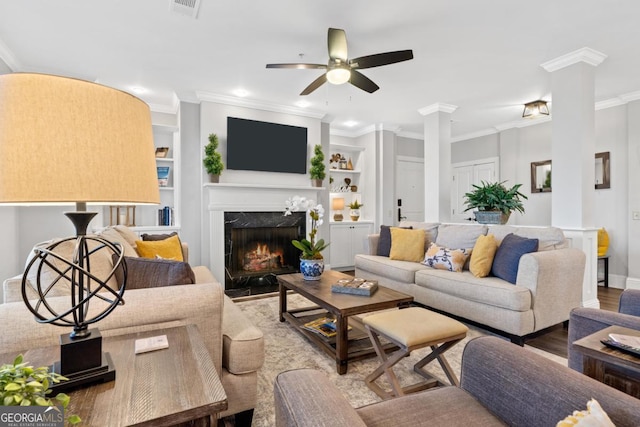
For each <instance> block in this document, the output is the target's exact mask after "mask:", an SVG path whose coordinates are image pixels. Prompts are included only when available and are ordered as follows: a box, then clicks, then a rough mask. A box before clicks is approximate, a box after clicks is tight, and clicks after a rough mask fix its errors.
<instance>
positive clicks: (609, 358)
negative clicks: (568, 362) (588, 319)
mask: <svg viewBox="0 0 640 427" xmlns="http://www.w3.org/2000/svg"><path fill="white" fill-rule="evenodd" d="M609 334H621V335H633V336H636V337H637V336H640V331H637V330H635V329H629V328H623V327H622V326H610V327H608V328H605V329H603V330H601V331H598V332H596V333H593V334H591V335H589V336H586V337H584V338H582V339H579V340H578V341H575V342H574V343H573V346H574V348H575V350H576V351H577V352H578V353H580V354H582V357H583V371H584V374H585V375H587V376H589V377H591V378H594V379H596V380H598V381H600V382H602V383H604V384H607V385H609V386H611V387H613V388H617V389H618V390H621V391H623V392H625V393H627V394H630V395H631V396H633V397H637V398H640V357H637V356H634V355H631V354H628V353H625V352H623V351H620V350H617V349H615V348H611V347H607V346H606V345H604V344H602V343H601V342H600V340H603V339H607V338H608V337H609Z"/></svg>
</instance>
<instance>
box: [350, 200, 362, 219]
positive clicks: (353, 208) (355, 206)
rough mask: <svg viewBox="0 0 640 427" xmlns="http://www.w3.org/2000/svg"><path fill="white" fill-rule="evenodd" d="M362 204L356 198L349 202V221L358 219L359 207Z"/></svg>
mask: <svg viewBox="0 0 640 427" xmlns="http://www.w3.org/2000/svg"><path fill="white" fill-rule="evenodd" d="M363 206H364V205H363V204H362V203H360V202H359V201H357V200H354V201H353V202H351V203H349V216H350V217H351V221H357V220H359V219H360V208H361V207H363Z"/></svg>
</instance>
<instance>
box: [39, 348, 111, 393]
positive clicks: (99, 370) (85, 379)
mask: <svg viewBox="0 0 640 427" xmlns="http://www.w3.org/2000/svg"><path fill="white" fill-rule="evenodd" d="M49 370H50V371H51V372H56V373H58V374H59V373H60V362H55V363H54V364H53V365H52V366H51V367H50V369H49ZM65 377H67V378H68V379H69V381H60V382H59V383H57V384H55V383H54V384H50V385H49V387H50V388H51V390H53V393H52V395H54V396H55V395H56V394H58V393H64V392H66V391H68V390H71V389H75V388H77V387H81V386H84V385H89V384H94V383H107V382H109V381H114V380H115V379H116V367H115V365H114V364H113V360H112V359H111V355H110V354H109V353H102V364H101V365H100V366H98V367H96V368H91V369H87V370H85V371H79V372H75V373H73V374H66V375H65Z"/></svg>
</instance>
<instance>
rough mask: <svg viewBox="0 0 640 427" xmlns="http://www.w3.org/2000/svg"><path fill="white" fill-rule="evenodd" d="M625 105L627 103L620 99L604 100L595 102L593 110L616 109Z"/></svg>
mask: <svg viewBox="0 0 640 427" xmlns="http://www.w3.org/2000/svg"><path fill="white" fill-rule="evenodd" d="M626 103H627V102H626V101H624V100H622V99H621V98H620V97H616V98H610V99H605V100H604V101H598V102H596V105H595V110H596V111H598V110H604V109H605V108H611V107H617V106H619V105H624V104H626Z"/></svg>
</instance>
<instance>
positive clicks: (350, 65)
mask: <svg viewBox="0 0 640 427" xmlns="http://www.w3.org/2000/svg"><path fill="white" fill-rule="evenodd" d="M327 39H328V45H329V63H328V64H327V65H325V64H267V68H300V69H324V70H327V72H326V73H324V74H323V75H321V76H320V77H318V78H317V79H315V80H314V81H313V82H311V84H310V85H309V86H307V87H306V88H305V89H304V90H303V91H302V93H300V95H309V94H310V93H311V92H313V91H314V90H316V89H318V88H319V87H320V86H322V85H323V84H324V83H325V82H326V81H329V83H333V84H336V85H339V84H343V83H346V82H350V83H351V84H352V85H354V86H356V87H358V88H360V89H362V90H364V91H366V92H369V93H373V92H375V91H376V90H378V89H380V87H379V86H378V85H377V84H375V83H374V82H373V81H371V79H369V78H368V77H366V76H365V75H364V74H362V73H360V72H359V71H357V70H362V69H365V68H373V67H380V66H382V65H389V64H395V63H396V62H402V61H408V60H409V59H413V51H412V50H410V49H409V50H397V51H394V52H385V53H378V54H375V55H367V56H361V57H359V58H354V59H349V57H348V55H347V36H346V34H345V32H344V30H340V29H337V28H329V34H328V36H327Z"/></svg>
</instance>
